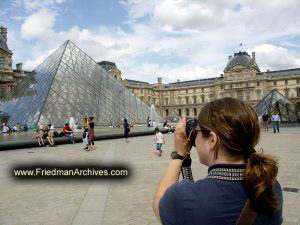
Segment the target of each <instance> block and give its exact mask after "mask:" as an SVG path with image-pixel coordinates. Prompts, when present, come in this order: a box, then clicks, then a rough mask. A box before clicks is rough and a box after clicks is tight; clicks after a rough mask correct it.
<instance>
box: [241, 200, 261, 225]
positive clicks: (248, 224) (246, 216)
mask: <svg viewBox="0 0 300 225" xmlns="http://www.w3.org/2000/svg"><path fill="white" fill-rule="evenodd" d="M256 216H257V212H255V211H254V210H253V209H252V208H250V202H249V199H247V201H246V203H245V205H244V208H243V210H242V212H241V214H240V216H239V218H238V220H237V222H236V225H252V224H253V222H254V220H255V219H256Z"/></svg>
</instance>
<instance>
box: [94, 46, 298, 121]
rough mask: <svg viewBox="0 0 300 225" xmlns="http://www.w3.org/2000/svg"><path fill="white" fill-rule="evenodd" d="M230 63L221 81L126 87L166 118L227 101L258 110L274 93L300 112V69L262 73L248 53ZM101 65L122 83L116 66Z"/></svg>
mask: <svg viewBox="0 0 300 225" xmlns="http://www.w3.org/2000/svg"><path fill="white" fill-rule="evenodd" d="M228 60H229V61H228V63H227V65H226V67H225V69H224V74H221V75H220V76H219V77H214V78H208V79H199V80H189V81H179V80H178V81H177V82H174V83H169V84H164V83H163V82H162V78H161V77H158V81H157V83H155V84H149V83H147V82H143V81H136V80H128V79H125V80H124V83H125V85H126V86H127V88H128V89H130V90H131V91H132V92H133V93H134V94H135V95H137V96H138V97H139V98H140V99H141V100H142V101H144V102H145V103H146V104H148V105H151V104H154V105H155V108H156V110H157V111H158V112H159V113H160V115H161V116H163V117H164V118H168V117H169V118H171V117H174V115H178V116H192V117H193V116H197V115H198V113H199V112H200V109H201V107H202V106H203V105H204V104H205V103H207V102H209V101H212V100H214V99H219V98H223V97H233V98H239V99H242V100H245V101H247V102H249V103H250V104H251V105H252V106H255V105H256V103H258V102H259V101H261V100H262V99H263V97H264V96H266V95H267V94H268V93H270V92H271V91H272V90H274V89H275V90H277V91H278V92H279V93H280V94H282V95H283V96H285V97H287V98H288V99H289V100H291V101H292V102H293V103H295V104H296V106H297V108H298V111H299V110H300V68H294V69H286V70H277V71H266V72H261V71H260V69H259V67H258V65H257V63H256V60H255V52H252V56H250V55H249V54H248V53H247V52H238V53H234V55H233V56H229V58H228ZM98 64H100V65H101V66H102V67H103V68H104V69H106V70H107V71H108V72H111V74H112V75H113V76H114V77H115V78H117V79H119V80H120V79H121V72H120V71H119V70H118V69H117V68H116V65H115V64H114V63H111V62H105V61H104V62H101V63H98Z"/></svg>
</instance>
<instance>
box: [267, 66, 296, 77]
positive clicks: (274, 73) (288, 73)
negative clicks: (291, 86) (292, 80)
mask: <svg viewBox="0 0 300 225" xmlns="http://www.w3.org/2000/svg"><path fill="white" fill-rule="evenodd" d="M265 73H266V75H267V77H269V78H276V77H282V76H293V75H300V68H294V69H286V70H275V71H267V72H265Z"/></svg>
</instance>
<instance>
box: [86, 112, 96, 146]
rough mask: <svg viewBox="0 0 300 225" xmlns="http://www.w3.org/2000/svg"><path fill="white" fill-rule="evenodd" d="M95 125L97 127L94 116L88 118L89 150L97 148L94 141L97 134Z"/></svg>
mask: <svg viewBox="0 0 300 225" xmlns="http://www.w3.org/2000/svg"><path fill="white" fill-rule="evenodd" d="M94 127H95V124H94V117H89V119H88V130H89V131H88V132H89V136H88V140H89V143H88V149H87V151H90V150H95V149H96V147H95V143H94V136H95V131H94Z"/></svg>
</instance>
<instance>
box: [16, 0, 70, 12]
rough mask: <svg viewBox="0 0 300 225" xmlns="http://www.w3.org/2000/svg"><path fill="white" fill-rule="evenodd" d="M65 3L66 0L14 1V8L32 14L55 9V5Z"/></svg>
mask: <svg viewBox="0 0 300 225" xmlns="http://www.w3.org/2000/svg"><path fill="white" fill-rule="evenodd" d="M64 2H66V0H14V1H13V2H12V5H13V6H14V7H22V8H24V9H25V10H26V11H27V12H29V13H32V12H35V11H39V10H41V9H45V8H52V9H54V8H56V6H57V5H59V4H62V3H64Z"/></svg>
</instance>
